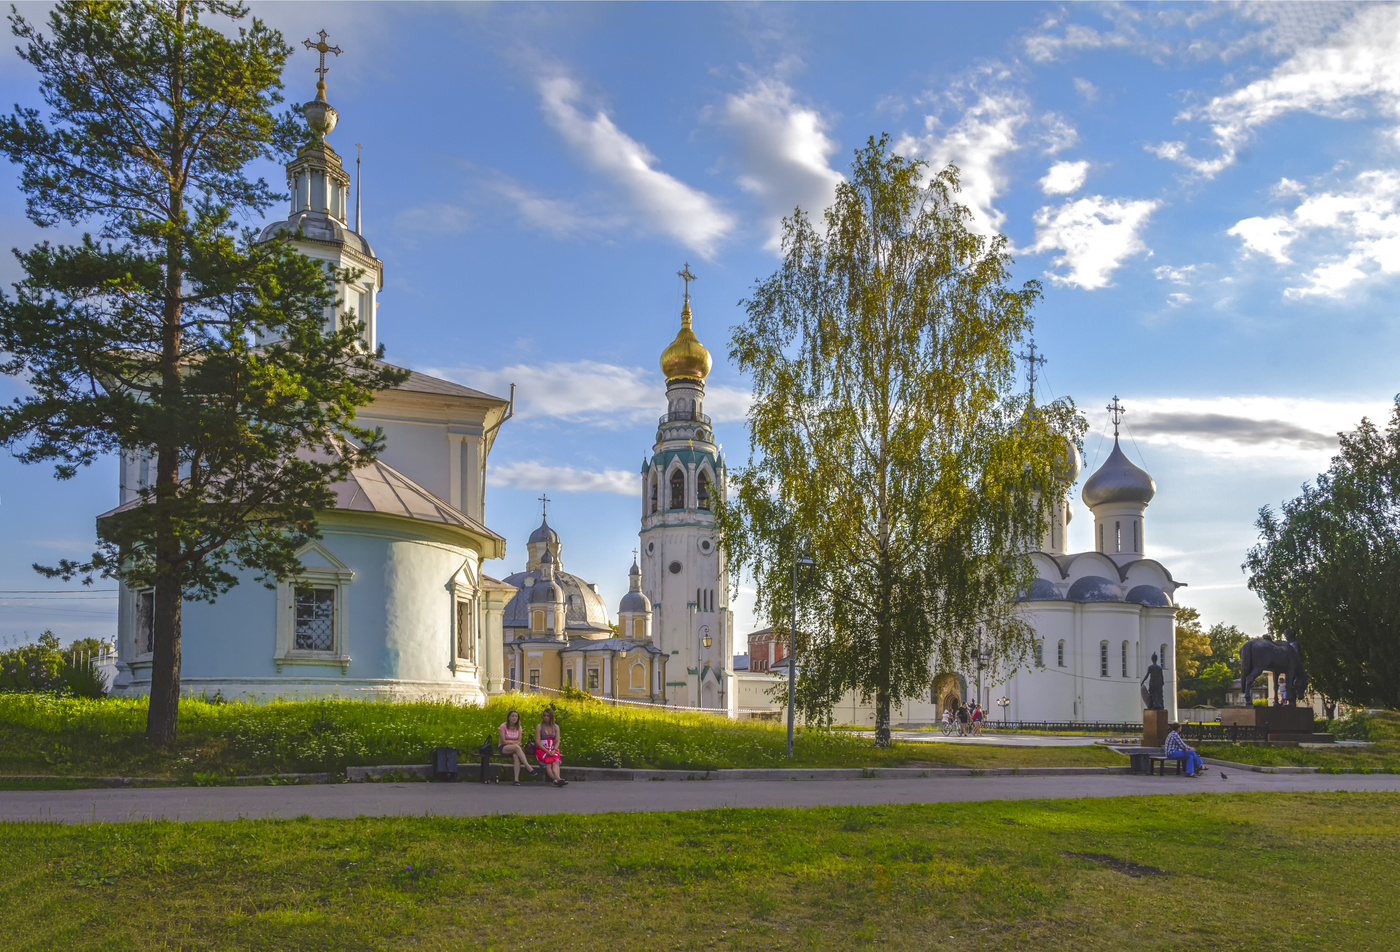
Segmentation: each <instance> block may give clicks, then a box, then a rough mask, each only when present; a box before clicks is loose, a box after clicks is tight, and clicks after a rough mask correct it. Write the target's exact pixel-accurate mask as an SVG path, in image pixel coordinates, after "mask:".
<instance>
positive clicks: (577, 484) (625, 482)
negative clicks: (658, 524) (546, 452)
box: [486, 460, 641, 496]
mask: <svg viewBox="0 0 1400 952" xmlns="http://www.w3.org/2000/svg"><path fill="white" fill-rule="evenodd" d="M486 482H487V484H488V485H491V486H508V487H511V488H514V489H549V490H553V491H556V492H573V493H614V494H616V495H619V496H635V495H637V494H638V493H639V492H641V489H640V488H639V483H638V477H637V475H636V474H635V473H629V472H627V471H626V470H622V469H604V470H590V469H580V468H579V467H576V466H554V465H550V464H549V463H542V462H540V461H538V460H522V461H520V462H515V463H492V464H491V466H490V467H489V468H488V470H487V474H486Z"/></svg>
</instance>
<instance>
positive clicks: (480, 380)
mask: <svg viewBox="0 0 1400 952" xmlns="http://www.w3.org/2000/svg"><path fill="white" fill-rule="evenodd" d="M424 373H429V374H432V375H433V376H436V377H442V378H444V379H446V380H455V381H457V382H458V383H462V384H464V385H466V386H470V387H476V388H479V389H482V390H485V391H487V392H488V393H504V392H506V391H507V390H508V389H509V388H510V385H511V384H512V383H513V384H515V385H516V394H515V418H516V419H517V420H520V421H536V422H543V421H550V420H553V421H560V422H565V423H578V424H588V425H594V426H602V427H622V426H629V425H633V424H637V423H645V422H647V421H648V420H655V419H656V418H657V417H659V416H660V415H661V413H662V411H663V410H664V409H665V407H666V398H665V389H666V386H665V382H664V381H663V380H661V377H660V375H659V374H657V373H655V372H650V371H646V370H643V369H642V368H640V367H626V366H622V365H620V364H610V363H605V362H602V361H593V360H579V361H572V362H568V361H554V362H550V363H544V364H514V365H512V366H509V367H440V368H428V369H425V370H424ZM750 400H751V395H750V393H749V391H747V390H742V389H740V388H738V387H728V386H724V385H721V384H709V385H707V387H706V388H705V412H706V413H708V414H709V415H710V417H711V418H712V419H713V420H715V422H717V423H728V422H734V421H737V420H743V419H744V418H745V416H746V415H747V413H748V408H749V403H750Z"/></svg>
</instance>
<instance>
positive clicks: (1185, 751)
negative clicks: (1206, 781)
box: [1162, 724, 1206, 777]
mask: <svg viewBox="0 0 1400 952" xmlns="http://www.w3.org/2000/svg"><path fill="white" fill-rule="evenodd" d="M1168 726H1169V727H1170V728H1171V733H1169V734H1168V735H1167V740H1166V743H1164V744H1163V745H1162V746H1163V747H1164V748H1165V749H1166V752H1167V758H1168V759H1169V760H1184V761H1185V762H1186V776H1188V777H1194V776H1196V772H1197V771H1199V770H1205V769H1206V768H1205V764H1204V763H1203V762H1202V760H1201V755H1200V754H1198V753H1196V748H1194V747H1188V746H1186V741H1184V740H1182V739H1181V725H1180V724H1170V725H1168Z"/></svg>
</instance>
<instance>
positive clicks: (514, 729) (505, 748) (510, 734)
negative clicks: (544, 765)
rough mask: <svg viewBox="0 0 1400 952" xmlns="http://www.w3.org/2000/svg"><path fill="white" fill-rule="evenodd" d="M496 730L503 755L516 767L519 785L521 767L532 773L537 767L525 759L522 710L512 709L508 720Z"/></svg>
mask: <svg viewBox="0 0 1400 952" xmlns="http://www.w3.org/2000/svg"><path fill="white" fill-rule="evenodd" d="M496 732H497V733H498V734H499V735H500V738H501V756H502V757H509V758H510V759H511V761H512V766H513V767H514V768H515V785H516V786H517V787H518V786H520V768H521V767H524V768H525V769H526V770H528V771H529V772H530V773H534V772H535V768H534V767H531V766H530V761H528V760H526V759H525V749H524V748H523V747H521V746H520V735H521V734H522V733H523V731H522V730H521V728H520V712H519V711H511V712H510V713H509V714H507V715H506V722H505V723H504V724H502V725H501V726H500V727H499V728H497V729H496Z"/></svg>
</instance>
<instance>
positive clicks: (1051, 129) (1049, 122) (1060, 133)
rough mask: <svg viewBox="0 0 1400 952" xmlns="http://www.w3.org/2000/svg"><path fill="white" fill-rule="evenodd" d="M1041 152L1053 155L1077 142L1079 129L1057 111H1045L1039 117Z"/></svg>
mask: <svg viewBox="0 0 1400 952" xmlns="http://www.w3.org/2000/svg"><path fill="white" fill-rule="evenodd" d="M1040 125H1041V133H1040V142H1041V150H1040V152H1041V154H1042V155H1055V154H1056V153H1058V152H1063V151H1064V150H1065V149H1068V148H1070V147H1071V146H1073V145H1077V144H1078V142H1079V130H1078V129H1076V128H1074V125H1073V124H1072V123H1071V122H1070V121H1069V120H1068V119H1066V118H1065V117H1064V116H1062V115H1060V114H1059V113H1057V112H1047V113H1046V114H1045V115H1043V116H1041V117H1040Z"/></svg>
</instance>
